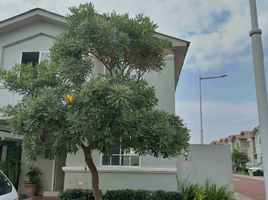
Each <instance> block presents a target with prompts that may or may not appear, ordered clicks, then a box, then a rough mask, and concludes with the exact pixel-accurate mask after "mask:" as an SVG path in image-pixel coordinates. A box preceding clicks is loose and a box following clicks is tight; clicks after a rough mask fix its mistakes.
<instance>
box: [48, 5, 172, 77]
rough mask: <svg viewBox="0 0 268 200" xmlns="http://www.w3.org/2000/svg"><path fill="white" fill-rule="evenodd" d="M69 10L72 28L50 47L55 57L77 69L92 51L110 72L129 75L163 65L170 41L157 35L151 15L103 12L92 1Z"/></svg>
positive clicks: (136, 74) (158, 69)
mask: <svg viewBox="0 0 268 200" xmlns="http://www.w3.org/2000/svg"><path fill="white" fill-rule="evenodd" d="M70 11H71V14H70V15H69V16H68V17H67V22H68V25H69V31H68V32H67V33H65V34H64V35H62V36H61V37H60V38H59V39H58V40H57V42H56V43H55V45H54V47H53V48H52V49H51V51H52V60H55V61H57V62H58V61H60V62H62V63H66V64H68V65H65V66H67V68H72V69H76V68H77V65H75V64H76V63H77V62H81V63H79V65H78V66H82V65H84V61H85V60H84V59H83V58H85V55H89V54H92V55H94V56H95V57H96V58H98V59H99V60H100V61H101V62H102V63H103V64H104V66H105V67H106V69H107V71H108V72H109V75H112V74H113V73H119V74H121V75H123V74H125V75H127V76H129V75H130V74H131V72H133V73H134V74H135V76H136V77H140V76H141V75H142V74H144V73H145V72H146V71H151V70H154V71H160V70H161V69H162V68H163V66H164V62H163V58H164V47H166V46H168V45H169V46H171V44H169V43H168V42H167V41H164V40H161V39H159V38H157V37H154V34H155V30H156V28H157V25H156V24H155V23H153V22H152V21H151V20H150V18H149V17H144V16H143V15H141V14H140V15H137V16H136V17H134V18H131V17H130V16H129V15H128V14H124V15H119V14H117V13H115V12H113V13H110V14H103V15H100V14H97V13H96V11H95V10H94V6H93V5H92V4H91V3H86V4H83V5H80V6H79V7H73V8H71V9H70ZM72 64H74V65H72ZM87 66H89V65H87ZM75 74H76V73H74V75H75ZM69 75H70V76H72V74H69Z"/></svg>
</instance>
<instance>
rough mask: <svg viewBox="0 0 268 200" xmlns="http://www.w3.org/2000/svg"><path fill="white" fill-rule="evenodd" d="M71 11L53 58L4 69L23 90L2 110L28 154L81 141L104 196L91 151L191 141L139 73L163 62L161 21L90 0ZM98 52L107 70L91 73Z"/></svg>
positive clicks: (164, 152) (0, 74)
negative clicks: (104, 10) (107, 9)
mask: <svg viewBox="0 0 268 200" xmlns="http://www.w3.org/2000/svg"><path fill="white" fill-rule="evenodd" d="M70 11H71V15H69V16H67V17H66V20H67V23H68V26H69V27H68V28H69V29H68V31H67V32H65V33H64V34H62V35H61V36H60V37H59V38H57V39H56V41H55V44H54V45H53V47H52V48H51V49H50V51H51V58H50V61H46V62H42V63H40V64H38V65H36V66H32V65H30V64H29V65H16V66H14V67H13V69H12V70H9V71H7V70H3V69H2V70H1V71H0V78H1V79H2V81H3V82H4V85H5V87H7V88H8V89H9V90H10V91H11V92H14V93H18V94H20V95H21V96H22V97H23V98H22V100H21V101H20V102H18V103H17V104H16V105H14V106H11V105H10V106H7V107H5V108H4V109H3V110H2V112H3V114H4V116H6V118H7V119H8V121H9V123H10V127H11V129H12V131H13V133H15V134H18V135H22V136H23V137H24V141H23V146H24V150H25V152H26V154H27V156H28V158H30V159H38V158H49V159H52V158H53V157H54V156H56V155H60V154H67V153H76V152H77V151H78V150H79V149H82V150H83V152H84V155H85V161H86V164H87V166H88V168H89V169H90V171H91V174H92V189H93V194H94V198H95V200H100V199H102V197H101V194H100V191H99V177H98V172H97V168H96V166H95V164H94V161H93V159H92V151H94V150H96V151H98V152H100V153H104V154H107V153H108V154H109V153H110V152H111V150H112V149H113V148H114V147H115V146H118V145H121V146H122V147H123V148H125V149H132V150H133V151H135V153H137V154H139V155H146V154H149V155H153V156H155V157H164V158H166V157H170V156H176V155H179V154H180V152H181V150H182V149H186V148H187V146H188V141H189V130H188V129H187V128H186V127H185V126H184V124H183V122H182V120H181V119H180V118H179V117H176V116H174V115H172V114H168V113H166V112H164V111H160V110H157V103H158V100H157V98H156V95H155V90H154V88H153V87H150V86H149V85H148V84H147V82H146V81H145V80H143V79H142V76H143V74H144V73H146V72H150V71H161V70H162V68H163V67H165V65H164V55H165V52H164V51H165V48H166V47H168V45H170V44H169V43H168V42H167V41H163V40H161V39H158V38H157V37H155V36H154V35H155V29H156V28H157V26H156V24H154V23H153V22H152V21H151V20H150V19H149V18H148V17H144V16H142V15H138V16H136V17H135V18H130V17H129V16H128V14H125V15H118V14H116V13H112V14H103V15H99V14H97V13H96V12H95V10H94V7H93V5H92V4H84V5H81V6H79V7H78V8H71V9H70ZM93 58H97V59H98V60H99V61H100V62H101V63H102V64H103V65H104V66H105V69H106V72H107V73H106V74H103V75H96V74H94V73H93V71H92V68H93V67H94V62H93Z"/></svg>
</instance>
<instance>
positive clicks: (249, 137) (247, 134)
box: [211, 128, 261, 168]
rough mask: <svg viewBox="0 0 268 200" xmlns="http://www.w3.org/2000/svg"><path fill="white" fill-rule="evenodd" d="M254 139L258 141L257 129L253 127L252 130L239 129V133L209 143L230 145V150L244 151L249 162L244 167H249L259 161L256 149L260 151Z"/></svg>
mask: <svg viewBox="0 0 268 200" xmlns="http://www.w3.org/2000/svg"><path fill="white" fill-rule="evenodd" d="M257 137H258V138H257ZM256 140H258V141H260V139H259V134H258V131H257V129H256V128H254V129H253V130H252V131H241V132H240V134H237V135H230V136H228V137H226V138H223V139H220V140H219V141H213V142H211V144H214V145H219V144H226V145H230V148H231V152H233V150H234V149H237V150H238V151H239V152H242V153H245V154H246V155H247V156H248V159H249V162H247V164H246V168H249V167H252V166H256V165H257V164H258V163H259V161H257V160H256V159H257V157H258V156H257V151H258V152H261V151H260V148H259V146H258V143H257V141H256ZM257 148H258V150H257ZM259 156H260V155H259Z"/></svg>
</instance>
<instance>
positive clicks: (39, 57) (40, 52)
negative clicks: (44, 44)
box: [20, 51, 50, 64]
mask: <svg viewBox="0 0 268 200" xmlns="http://www.w3.org/2000/svg"><path fill="white" fill-rule="evenodd" d="M26 52H27V53H30V52H39V56H38V64H39V63H40V62H41V61H40V59H41V54H42V53H50V51H22V52H21V54H20V64H22V63H21V62H22V54H23V53H26Z"/></svg>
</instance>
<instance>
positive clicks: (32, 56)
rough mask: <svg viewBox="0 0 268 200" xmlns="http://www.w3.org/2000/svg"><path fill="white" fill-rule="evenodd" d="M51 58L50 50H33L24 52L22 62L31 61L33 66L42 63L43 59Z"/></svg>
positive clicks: (27, 62)
mask: <svg viewBox="0 0 268 200" xmlns="http://www.w3.org/2000/svg"><path fill="white" fill-rule="evenodd" d="M48 59H49V52H48V51H40V52H39V51H31V52H22V56H21V64H29V63H31V64H32V65H33V66H35V65H36V64H38V63H40V62H41V61H44V60H48Z"/></svg>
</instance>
